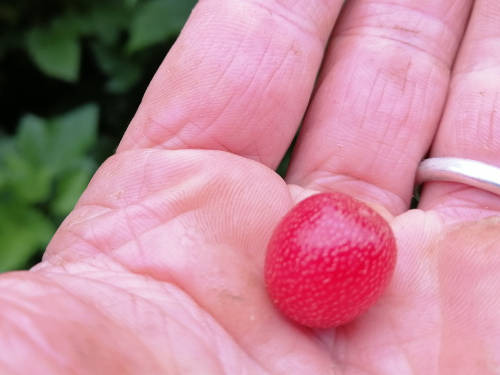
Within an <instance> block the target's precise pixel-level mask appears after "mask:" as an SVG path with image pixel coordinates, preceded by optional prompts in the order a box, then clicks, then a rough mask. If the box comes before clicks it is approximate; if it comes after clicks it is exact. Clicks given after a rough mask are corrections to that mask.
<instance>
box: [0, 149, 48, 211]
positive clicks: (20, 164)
mask: <svg viewBox="0 0 500 375" xmlns="http://www.w3.org/2000/svg"><path fill="white" fill-rule="evenodd" d="M3 164H4V168H5V172H6V182H5V184H7V186H9V187H10V190H11V192H12V193H13V194H14V196H16V197H17V198H18V199H20V200H21V201H23V202H26V203H39V202H43V201H44V200H46V199H47V198H48V197H49V195H50V188H51V184H52V178H53V173H52V170H51V169H50V167H49V166H37V165H34V164H32V163H31V162H30V161H29V160H28V159H26V158H25V157H23V155H21V154H19V153H18V152H14V153H9V154H7V155H6V156H5V158H4V163H3Z"/></svg>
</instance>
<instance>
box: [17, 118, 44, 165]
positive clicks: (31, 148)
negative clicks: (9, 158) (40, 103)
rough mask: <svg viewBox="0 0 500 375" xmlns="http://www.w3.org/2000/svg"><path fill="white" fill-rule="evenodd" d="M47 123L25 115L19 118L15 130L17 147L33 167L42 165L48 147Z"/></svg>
mask: <svg viewBox="0 0 500 375" xmlns="http://www.w3.org/2000/svg"><path fill="white" fill-rule="evenodd" d="M48 138H49V135H48V129H47V121H45V120H44V119H42V118H40V117H38V116H35V115H32V114H27V115H24V116H23V117H22V118H21V121H20V123H19V127H18V130H17V135H16V141H17V147H18V149H19V151H20V152H21V154H23V155H24V157H25V158H26V159H28V160H29V161H30V162H31V163H32V164H33V165H40V164H43V161H44V160H45V158H46V154H47V147H48Z"/></svg>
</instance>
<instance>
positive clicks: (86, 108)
mask: <svg viewBox="0 0 500 375" xmlns="http://www.w3.org/2000/svg"><path fill="white" fill-rule="evenodd" d="M98 120H99V110H98V107H97V106H96V105H95V104H86V105H83V106H81V107H78V108H76V109H74V110H72V111H70V112H68V113H65V114H64V115H62V116H59V117H56V118H54V119H52V120H50V125H51V126H50V141H49V144H50V146H49V147H48V150H47V152H48V154H49V155H48V159H49V160H50V164H51V165H52V166H53V168H54V170H56V171H60V170H62V169H64V168H66V167H67V166H68V165H70V164H72V163H73V162H74V161H75V159H78V158H81V157H82V156H84V155H85V153H86V152H87V151H88V150H89V148H90V147H91V146H93V145H94V144H95V142H96V140H97V124H98Z"/></svg>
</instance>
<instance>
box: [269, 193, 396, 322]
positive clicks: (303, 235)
mask: <svg viewBox="0 0 500 375" xmlns="http://www.w3.org/2000/svg"><path fill="white" fill-rule="evenodd" d="M395 263H396V241H395V239H394V235H393V233H392V230H391V228H390V226H389V225H388V224H387V222H386V221H385V220H384V219H383V218H382V217H381V216H380V215H379V214H378V213H376V212H375V211H374V210H373V209H371V208H370V207H368V206H367V205H366V204H364V203H362V202H360V201H358V200H355V199H353V198H351V197H349V196H347V195H345V194H340V193H325V194H317V195H313V196H311V197H309V198H307V199H305V200H303V201H302V202H300V203H299V204H298V205H297V206H295V207H294V208H293V209H292V210H291V211H290V212H288V214H286V216H285V217H284V218H283V219H282V220H281V222H280V223H279V224H278V226H277V227H276V229H275V230H274V233H273V235H272V237H271V240H270V242H269V245H268V249H267V257H266V265H265V279H266V285H267V289H268V292H269V295H270V296H271V299H272V301H273V302H274V304H275V305H276V306H277V307H278V309H279V310H281V311H282V312H283V313H284V314H285V315H286V316H288V317H289V318H290V319H292V320H294V321H296V322H298V323H300V324H302V325H305V326H308V327H316V328H327V327H334V326H338V325H341V324H345V323H347V322H349V321H351V320H353V319H354V318H355V317H356V316H358V315H359V314H360V313H362V312H363V311H365V310H366V309H367V308H368V307H369V306H371V305H372V304H373V303H375V301H376V300H377V299H378V297H380V295H381V294H382V292H383V290H384V288H385V287H386V285H387V284H388V282H389V280H390V278H391V276H392V273H393V270H394V266H395Z"/></svg>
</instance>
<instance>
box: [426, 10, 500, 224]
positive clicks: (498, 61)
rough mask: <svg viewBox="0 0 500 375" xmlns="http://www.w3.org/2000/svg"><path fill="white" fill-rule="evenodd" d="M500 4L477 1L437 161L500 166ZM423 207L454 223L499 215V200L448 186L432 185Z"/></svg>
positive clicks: (439, 138)
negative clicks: (453, 159) (459, 160)
mask: <svg viewBox="0 0 500 375" xmlns="http://www.w3.org/2000/svg"><path fill="white" fill-rule="evenodd" d="M499 41H500V2H498V1H497V0H478V1H476V3H475V6H474V10H473V13H472V15H471V21H470V24H469V27H468V29H467V33H466V35H465V38H464V42H463V44H462V46H461V49H460V53H459V57H458V59H457V62H456V64H455V67H454V71H453V74H452V81H451V87H450V96H449V100H448V103H447V106H446V110H445V112H444V116H443V120H442V123H441V125H440V127H439V131H438V133H437V135H436V139H435V141H434V144H433V146H432V152H431V155H432V156H434V157H442V156H451V157H460V158H469V159H475V160H478V161H482V162H485V163H488V164H492V165H496V166H500V112H499V111H498V108H500V107H499V105H500V75H499V73H500V44H499ZM420 207H421V208H423V209H437V210H439V211H440V212H441V213H443V214H444V215H445V217H446V218H448V219H452V220H466V219H477V218H479V217H484V216H489V215H491V214H498V212H499V211H500V200H499V199H498V196H496V195H494V194H492V193H487V192H485V191H482V190H478V189H476V188H473V187H470V186H467V185H461V184H457V183H449V182H429V183H427V184H426V186H425V189H424V191H423V194H422V199H421V202H420Z"/></svg>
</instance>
